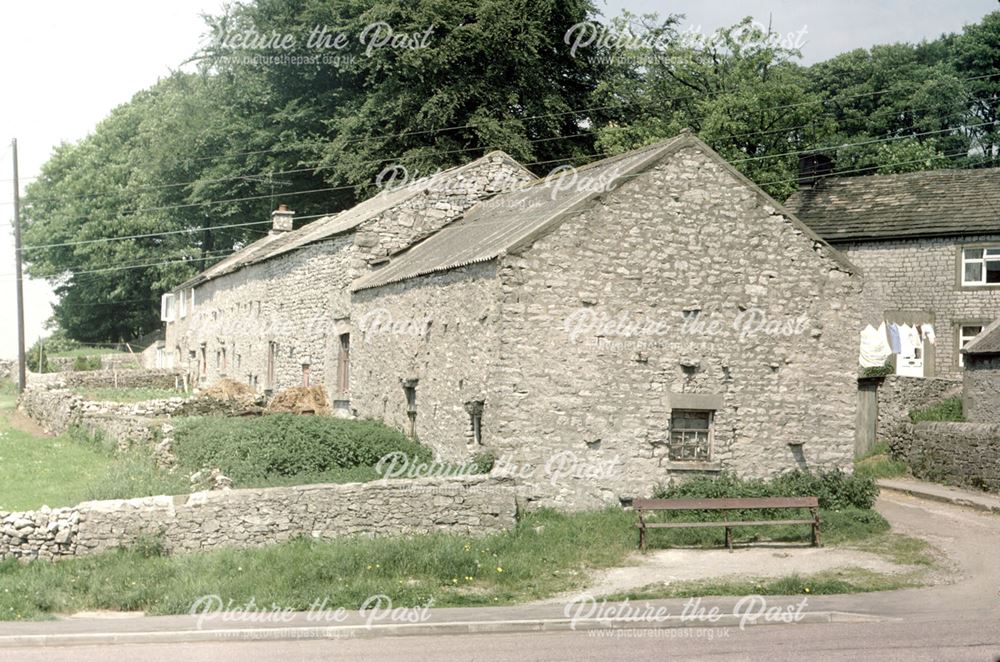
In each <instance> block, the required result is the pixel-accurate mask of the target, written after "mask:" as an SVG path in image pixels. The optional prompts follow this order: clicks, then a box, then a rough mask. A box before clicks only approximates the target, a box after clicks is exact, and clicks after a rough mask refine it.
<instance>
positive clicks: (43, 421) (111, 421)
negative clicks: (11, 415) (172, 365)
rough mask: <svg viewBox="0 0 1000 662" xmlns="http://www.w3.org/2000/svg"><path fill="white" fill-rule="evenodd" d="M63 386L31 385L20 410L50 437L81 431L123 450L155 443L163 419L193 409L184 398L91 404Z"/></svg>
mask: <svg viewBox="0 0 1000 662" xmlns="http://www.w3.org/2000/svg"><path fill="white" fill-rule="evenodd" d="M29 384H30V382H29ZM62 386H63V385H62V383H59V382H56V383H50V384H37V383H36V384H30V385H29V387H28V388H27V389H25V391H24V393H22V394H21V397H20V399H19V400H18V408H19V409H20V410H21V411H23V412H24V413H25V414H27V415H28V416H29V417H31V419H32V420H34V421H35V422H36V423H38V424H39V425H41V426H42V428H43V429H44V430H45V431H46V432H48V433H49V434H62V433H64V432H67V431H68V430H70V429H71V428H74V427H78V428H81V429H83V430H86V431H87V432H88V433H89V434H92V435H100V436H103V437H104V438H106V439H108V440H112V441H114V442H115V443H116V444H117V445H118V447H119V448H128V447H129V446H131V445H132V444H135V443H151V442H153V441H155V440H156V439H157V429H158V428H159V426H160V424H161V422H162V419H164V418H168V417H170V416H175V415H179V414H181V413H183V412H184V410H185V407H187V406H189V401H188V400H186V399H184V398H181V397H177V398H169V399H166V400H148V401H146V402H130V403H123V402H103V401H94V400H87V399H85V398H84V397H83V396H81V395H79V394H77V393H74V392H73V391H70V390H67V389H65V388H63V387H62Z"/></svg>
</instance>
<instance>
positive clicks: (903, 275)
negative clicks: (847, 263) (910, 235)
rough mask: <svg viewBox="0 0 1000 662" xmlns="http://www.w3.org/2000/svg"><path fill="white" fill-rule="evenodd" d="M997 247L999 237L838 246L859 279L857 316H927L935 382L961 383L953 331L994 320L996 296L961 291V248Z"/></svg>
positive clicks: (998, 305)
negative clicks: (929, 314)
mask: <svg viewBox="0 0 1000 662" xmlns="http://www.w3.org/2000/svg"><path fill="white" fill-rule="evenodd" d="M983 242H988V243H993V244H997V243H1000V235H984V236H971V237H962V238H960V239H954V238H943V239H900V240H886V241H870V242H864V243H845V244H838V245H837V247H838V248H840V249H842V250H843V251H844V252H845V253H846V255H847V257H848V258H849V259H850V260H851V261H852V262H854V264H856V265H858V266H859V267H860V268H861V270H862V273H864V275H865V284H864V292H863V295H862V297H863V299H862V301H863V303H862V315H863V317H864V319H865V320H866V322H874V323H875V324H876V325H877V324H878V320H880V319H882V318H883V315H884V313H885V312H886V311H908V312H932V313H934V315H935V325H934V329H935V332H936V336H937V338H936V343H935V345H934V352H935V369H936V374H935V376H938V377H952V378H960V377H961V368H959V366H958V328H959V326H961V325H963V324H977V325H978V324H982V325H985V324H989V323H990V322H992V321H993V320H995V319H996V318H997V317H1000V290H998V289H996V288H983V287H965V288H963V287H962V286H961V280H960V278H959V268H958V265H959V251H960V250H961V247H962V246H963V245H971V244H980V245H981V244H982V243H983Z"/></svg>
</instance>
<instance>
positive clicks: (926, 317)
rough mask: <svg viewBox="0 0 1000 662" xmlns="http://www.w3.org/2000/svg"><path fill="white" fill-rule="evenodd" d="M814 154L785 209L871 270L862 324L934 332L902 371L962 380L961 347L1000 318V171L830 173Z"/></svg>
mask: <svg viewBox="0 0 1000 662" xmlns="http://www.w3.org/2000/svg"><path fill="white" fill-rule="evenodd" d="M806 158H807V162H806V163H805V164H804V165H806V167H805V168H804V171H805V176H804V177H803V178H802V179H801V182H800V183H801V184H802V188H801V190H799V191H798V192H796V193H795V194H793V195H792V196H791V197H790V198H789V199H788V200H787V201H786V203H785V205H786V206H787V207H788V208H789V209H790V210H791V211H793V212H794V213H795V214H796V215H797V216H798V217H799V218H800V219H802V221H803V222H804V223H806V224H807V225H808V226H809V227H810V228H812V229H813V230H814V231H815V232H816V233H817V234H819V235H820V236H821V237H823V239H825V240H826V241H827V242H829V243H830V244H831V245H833V246H834V247H835V248H837V249H839V250H840V251H842V252H843V253H844V254H845V255H847V257H848V258H849V259H850V260H851V261H852V262H853V263H854V264H856V265H858V267H859V268H860V269H861V270H862V272H863V273H864V281H865V284H864V292H863V296H862V307H861V311H862V317H863V319H864V322H863V324H872V325H873V326H875V327H878V326H879V325H880V323H881V322H882V321H885V322H887V323H896V324H909V325H914V324H920V325H928V324H929V325H931V328H932V329H933V335H932V336H931V337H926V335H925V337H924V338H923V339H922V341H921V343H919V344H918V346H917V347H916V348H915V351H914V352H913V356H912V357H911V358H908V359H905V360H897V362H896V368H897V373H898V374H902V375H908V376H915V377H948V378H958V377H960V376H961V373H962V370H961V369H962V364H963V362H964V360H963V355H962V354H961V352H960V351H959V350H960V349H961V348H962V347H965V346H966V345H967V344H968V343H969V342H970V341H971V340H972V339H973V338H974V337H976V335H977V334H978V333H979V332H980V331H982V329H983V327H985V326H986V325H987V324H989V323H990V322H991V321H992V320H994V319H996V318H997V317H1000V213H998V208H1000V198H998V197H997V191H1000V168H988V169H986V168H984V169H976V170H934V171H926V172H911V173H905V174H897V175H870V176H863V177H829V176H823V174H824V173H825V172H830V171H831V170H832V164H831V163H830V162H829V161H828V160H827V161H826V162H825V163H821V164H818V165H817V163H815V162H811V163H810V162H809V161H808V159H816V156H815V155H812V156H807V157H806ZM859 330H860V329H859ZM932 340H933V341H932Z"/></svg>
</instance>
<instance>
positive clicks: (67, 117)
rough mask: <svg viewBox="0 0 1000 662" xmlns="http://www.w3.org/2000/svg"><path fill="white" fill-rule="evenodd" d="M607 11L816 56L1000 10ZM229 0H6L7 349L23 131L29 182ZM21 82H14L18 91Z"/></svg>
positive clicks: (161, 68)
mask: <svg viewBox="0 0 1000 662" xmlns="http://www.w3.org/2000/svg"><path fill="white" fill-rule="evenodd" d="M596 2H597V4H598V7H599V8H600V10H601V12H602V14H603V15H604V16H605V17H611V16H616V15H618V14H620V13H621V11H622V10H628V11H630V12H632V13H635V14H643V13H649V12H657V13H659V14H661V15H665V14H668V13H673V14H684V15H685V19H684V20H683V21H682V26H683V27H684V28H685V29H689V30H692V31H697V32H702V33H705V34H709V33H711V32H713V31H714V30H716V29H717V28H719V27H723V26H727V25H732V24H733V23H736V22H737V21H739V20H740V19H741V18H743V17H744V16H747V15H750V16H753V17H754V18H756V19H757V20H758V21H760V22H761V23H764V24H767V23H770V24H771V25H772V27H773V29H774V30H775V31H777V32H778V33H780V34H793V33H794V34H801V35H803V37H804V44H803V46H802V48H801V50H802V56H803V58H802V61H803V63H805V64H811V63H813V62H819V61H822V60H825V59H828V58H830V57H832V56H834V55H836V54H838V53H841V52H844V51H847V50H851V49H854V48H868V47H870V46H872V45H874V44H879V43H891V42H896V41H919V40H921V39H934V38H935V37H937V36H939V35H940V34H942V33H946V32H957V31H960V30H961V29H962V26H963V25H965V24H968V23H973V22H976V21H978V20H979V19H980V18H982V17H983V16H984V15H985V14H987V13H989V12H991V11H995V10H998V9H1000V3H998V2H997V0H950V1H948V2H942V1H941V0H933V1H932V0H909V1H907V0H837V1H836V2H831V1H827V2H813V1H806V0H798V1H792V0H675V1H667V0H596ZM222 4H223V0H168V1H159V2H157V1H153V0H145V1H143V2H136V1H135V0H91V1H89V2H80V1H79V0H48V1H46V2H34V3H26V2H3V3H0V26H3V27H4V28H5V30H4V35H3V37H2V38H0V89H2V90H4V91H5V96H7V99H8V101H7V103H4V104H0V222H2V225H3V228H2V230H0V357H4V358H6V357H14V356H16V353H17V325H16V315H15V280H14V277H13V273H14V249H13V243H14V242H13V238H12V234H11V232H10V229H9V228H10V220H11V219H12V217H13V211H12V209H13V207H12V204H11V201H12V196H13V187H12V184H11V181H10V178H11V176H12V168H11V163H10V161H11V150H10V149H9V147H8V145H9V142H10V139H11V138H14V137H16V138H17V139H18V151H19V157H20V174H21V178H22V189H23V185H24V184H25V183H27V182H28V181H30V179H31V177H32V176H33V175H35V174H37V173H38V171H39V170H40V168H41V166H42V164H43V163H44V162H45V161H46V159H47V158H48V157H49V155H50V154H51V152H52V149H53V148H54V147H55V146H57V145H59V144H60V143H61V142H66V141H68V142H74V141H77V140H80V139H81V138H83V137H85V136H86V135H87V134H88V133H90V132H91V131H92V130H93V129H94V126H95V125H96V124H97V123H98V122H99V121H100V120H101V119H102V118H104V117H105V116H106V115H107V114H108V113H109V112H110V111H111V109H112V108H114V107H115V106H118V105H120V104H122V103H125V102H126V101H128V100H129V99H130V98H131V97H132V96H133V95H134V94H135V93H136V92H138V91H139V90H141V89H143V88H145V87H148V86H150V85H152V84H153V83H155V82H156V81H157V80H158V79H159V78H160V77H163V76H165V75H167V74H169V73H170V71H172V70H175V69H178V68H180V67H181V64H182V63H183V62H184V60H185V59H186V58H187V57H188V56H190V55H191V54H192V53H193V52H194V51H195V50H197V48H198V46H199V43H200V41H201V38H202V35H203V33H204V22H203V20H202V18H201V16H202V15H203V14H215V13H218V12H219V10H220V8H221V6H222ZM11 90H13V91H14V93H13V94H10V91H11ZM24 289H25V312H26V314H25V328H26V336H27V344H28V345H29V346H30V345H31V344H32V343H33V342H34V341H35V340H36V339H37V338H38V337H39V336H40V335H43V334H44V330H43V324H44V322H45V320H46V319H48V318H49V316H50V315H51V307H50V304H51V302H52V301H54V299H55V297H54V295H53V294H52V290H51V288H50V287H49V285H48V284H47V283H45V282H40V281H31V280H26V281H25V288H24Z"/></svg>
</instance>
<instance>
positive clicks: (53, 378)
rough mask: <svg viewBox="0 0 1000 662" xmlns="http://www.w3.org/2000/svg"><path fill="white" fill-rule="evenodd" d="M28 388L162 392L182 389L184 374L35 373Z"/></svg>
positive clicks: (115, 371)
mask: <svg viewBox="0 0 1000 662" xmlns="http://www.w3.org/2000/svg"><path fill="white" fill-rule="evenodd" d="M28 384H29V385H34V384H45V385H49V386H52V385H59V386H62V387H66V388H74V387H84V388H162V389H171V388H179V387H180V386H182V383H181V373H179V372H177V371H174V370H146V369H139V368H132V369H124V370H121V369H108V370H81V371H70V372H46V373H37V372H32V373H29V374H28Z"/></svg>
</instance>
